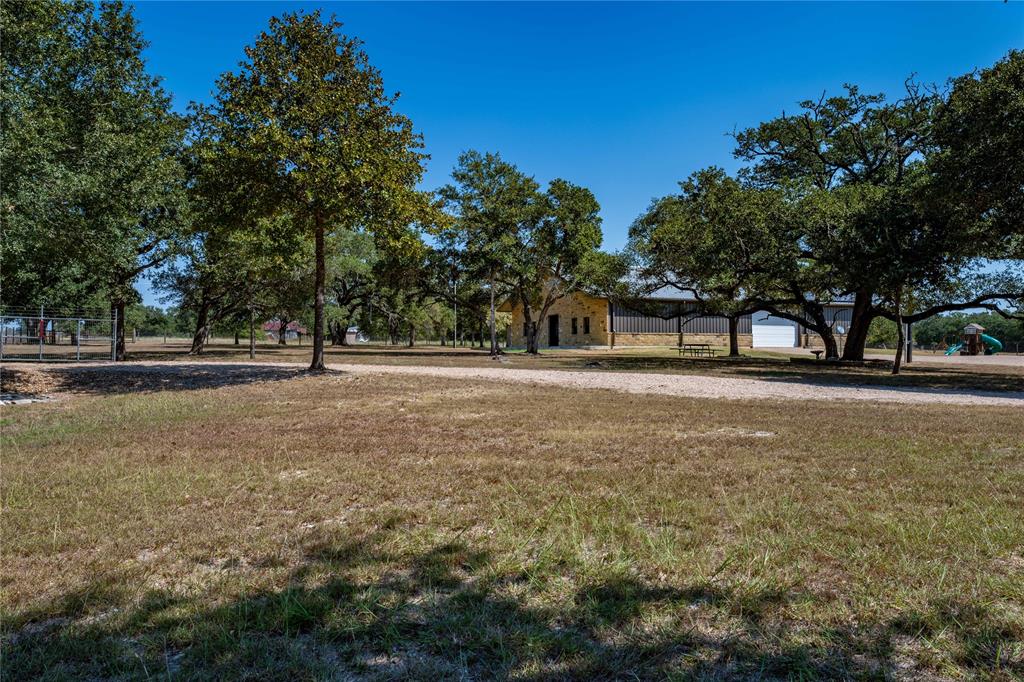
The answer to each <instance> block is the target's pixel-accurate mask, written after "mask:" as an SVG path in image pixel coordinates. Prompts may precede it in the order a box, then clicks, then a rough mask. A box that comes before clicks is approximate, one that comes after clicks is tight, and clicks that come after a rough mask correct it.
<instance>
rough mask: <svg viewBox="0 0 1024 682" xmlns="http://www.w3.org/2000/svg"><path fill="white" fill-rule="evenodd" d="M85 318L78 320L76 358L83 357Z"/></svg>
mask: <svg viewBox="0 0 1024 682" xmlns="http://www.w3.org/2000/svg"><path fill="white" fill-rule="evenodd" d="M83 324H85V320H79V321H78V333H77V334H75V360H81V359H82V325H83Z"/></svg>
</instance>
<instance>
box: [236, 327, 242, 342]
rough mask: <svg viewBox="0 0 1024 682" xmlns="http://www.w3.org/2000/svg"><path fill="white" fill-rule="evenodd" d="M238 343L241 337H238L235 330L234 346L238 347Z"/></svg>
mask: <svg viewBox="0 0 1024 682" xmlns="http://www.w3.org/2000/svg"><path fill="white" fill-rule="evenodd" d="M240 342H241V337H240V335H239V333H238V330H237V329H235V345H236V346H237V345H239V344H240Z"/></svg>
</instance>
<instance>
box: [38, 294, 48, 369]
mask: <svg viewBox="0 0 1024 682" xmlns="http://www.w3.org/2000/svg"><path fill="white" fill-rule="evenodd" d="M43 314H44V310H43V306H39V329H38V332H39V359H40V360H42V359H43V334H44V333H45V332H46V322H45V321H44V319H43Z"/></svg>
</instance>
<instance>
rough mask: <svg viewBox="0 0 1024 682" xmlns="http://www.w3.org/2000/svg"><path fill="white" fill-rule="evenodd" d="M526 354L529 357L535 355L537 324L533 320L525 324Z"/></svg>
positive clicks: (536, 351)
mask: <svg viewBox="0 0 1024 682" xmlns="http://www.w3.org/2000/svg"><path fill="white" fill-rule="evenodd" d="M526 352H527V353H529V354H530V355H537V354H538V353H539V352H540V351H539V350H538V349H537V323H536V322H534V321H533V320H527V322H526Z"/></svg>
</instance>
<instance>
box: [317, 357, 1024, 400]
mask: <svg viewBox="0 0 1024 682" xmlns="http://www.w3.org/2000/svg"><path fill="white" fill-rule="evenodd" d="M330 367H331V369H338V370H342V371H345V372H351V373H353V374H411V375H416V376H436V377H447V378H459V379H472V380H484V381H506V382H510V383H536V384H548V385H556V386H563V387H566V388H579V389H609V390H613V391H623V392H625V393H654V394H660V395H674V396H682V397H688V398H726V399H733V400H750V399H754V400H759V399H767V400H823V399H824V400H867V401H873V402H886V403H946V404H951V405H1015V406H1018V407H1024V391H1016V392H1012V393H1004V392H987V391H971V390H962V391H954V390H946V389H934V388H887V387H884V386H871V387H860V386H835V385H832V386H827V385H820V384H810V383H805V382H798V381H792V380H766V379H739V378H731V377H709V376H694V375H683V374H646V373H644V374H641V373H627V372H603V371H600V370H596V371H593V372H573V371H563V370H539V369H510V368H503V367H494V368H478V367H428V366H408V365H405V366H400V365H330Z"/></svg>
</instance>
